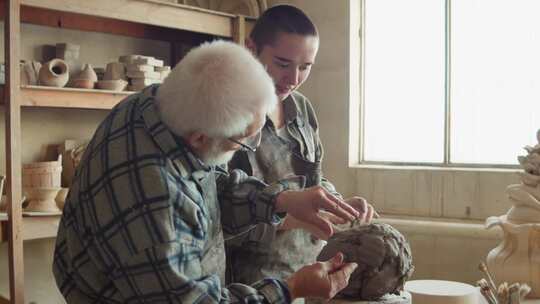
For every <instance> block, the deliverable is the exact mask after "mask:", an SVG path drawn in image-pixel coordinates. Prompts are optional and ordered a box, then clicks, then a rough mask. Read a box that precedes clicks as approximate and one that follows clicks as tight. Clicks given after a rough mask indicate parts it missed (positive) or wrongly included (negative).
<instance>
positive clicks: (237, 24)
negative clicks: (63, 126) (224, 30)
mask: <svg viewBox="0 0 540 304" xmlns="http://www.w3.org/2000/svg"><path fill="white" fill-rule="evenodd" d="M232 23H233V25H232V28H233V33H232V35H233V37H232V38H233V41H234V42H236V43H238V44H240V45H244V44H245V42H246V18H245V17H244V16H242V15H238V16H236V18H234V19H232Z"/></svg>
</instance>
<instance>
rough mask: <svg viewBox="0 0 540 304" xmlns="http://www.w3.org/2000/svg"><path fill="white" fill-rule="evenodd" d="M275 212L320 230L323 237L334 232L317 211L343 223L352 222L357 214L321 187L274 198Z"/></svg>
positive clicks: (289, 192)
mask: <svg viewBox="0 0 540 304" xmlns="http://www.w3.org/2000/svg"><path fill="white" fill-rule="evenodd" d="M275 207H276V211H277V212H287V213H288V214H290V215H292V216H294V217H295V218H296V219H298V220H300V221H303V222H305V223H307V224H310V225H313V226H315V227H317V228H318V229H320V230H321V231H322V233H324V234H325V235H328V236H331V235H332V233H333V232H334V229H333V227H332V223H331V222H330V221H329V220H328V219H326V218H324V217H323V216H322V215H321V214H320V213H319V211H320V210H324V211H327V212H329V213H332V214H334V215H336V216H338V217H340V218H342V219H343V220H345V221H353V220H355V219H356V218H358V216H359V213H358V211H356V210H355V209H354V208H353V207H351V206H349V205H348V204H347V203H345V202H344V201H342V200H341V199H339V198H337V197H335V196H333V195H332V194H330V193H329V192H328V191H326V190H325V189H324V188H323V187H321V186H314V187H310V188H306V189H304V190H302V191H284V192H281V193H280V194H279V195H278V197H277V198H276V205H275Z"/></svg>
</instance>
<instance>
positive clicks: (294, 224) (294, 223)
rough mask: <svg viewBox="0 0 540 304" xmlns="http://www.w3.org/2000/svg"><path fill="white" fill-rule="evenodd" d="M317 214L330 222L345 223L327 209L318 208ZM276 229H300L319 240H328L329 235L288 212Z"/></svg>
mask: <svg viewBox="0 0 540 304" xmlns="http://www.w3.org/2000/svg"><path fill="white" fill-rule="evenodd" d="M319 216H320V217H322V218H325V219H326V220H328V221H330V223H332V224H334V225H340V224H345V223H347V221H345V220H344V219H342V218H340V217H338V216H336V215H334V214H332V213H330V212H327V211H323V210H320V211H319ZM278 229H279V230H293V229H302V230H305V231H307V232H309V233H311V234H313V235H314V236H316V237H317V238H318V239H321V240H328V238H329V237H330V235H328V234H327V233H325V232H324V231H322V230H321V229H319V227H317V226H315V225H313V224H309V223H306V222H303V221H300V220H299V219H297V218H295V217H294V216H292V215H290V214H287V216H286V217H285V218H284V219H283V221H282V222H281V225H280V226H279V228H278Z"/></svg>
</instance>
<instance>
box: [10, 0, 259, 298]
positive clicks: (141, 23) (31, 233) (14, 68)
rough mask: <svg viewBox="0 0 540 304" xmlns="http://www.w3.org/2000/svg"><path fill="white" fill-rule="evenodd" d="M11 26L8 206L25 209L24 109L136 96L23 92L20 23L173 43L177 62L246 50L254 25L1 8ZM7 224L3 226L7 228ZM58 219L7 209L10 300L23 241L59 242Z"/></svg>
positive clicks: (104, 105) (16, 2)
mask: <svg viewBox="0 0 540 304" xmlns="http://www.w3.org/2000/svg"><path fill="white" fill-rule="evenodd" d="M0 16H2V17H3V19H4V24H5V27H4V28H5V38H4V41H5V45H4V48H5V54H6V58H5V62H6V84H5V85H4V86H2V87H0V91H1V92H2V94H1V95H0V96H2V97H3V98H2V97H0V105H2V106H3V111H5V116H6V123H5V126H6V177H7V183H6V191H7V197H8V202H20V201H21V196H22V193H21V192H22V184H21V153H22V147H21V107H34V108H40V107H53V108H79V109H104V110H106V109H111V108H112V107H113V106H114V105H115V104H117V103H118V102H119V101H120V100H122V99H123V98H125V97H126V96H127V95H129V94H132V93H133V92H112V91H102V90H84V89H71V88H61V89H59V88H49V87H41V86H24V87H20V85H19V73H20V71H19V64H18V62H19V59H20V49H21V48H20V42H21V30H20V24H21V22H24V23H29V24H36V25H44V26H51V27H57V28H65V29H75V30H81V31H92V32H102V33H109V34H116V35H124V36H130V37H136V38H151V39H154V40H162V41H167V42H170V46H171V61H172V62H177V61H178V60H179V59H180V58H181V57H182V55H183V53H182V52H183V50H182V49H179V48H178V45H179V43H180V42H181V43H188V44H190V45H197V44H199V43H201V42H203V41H205V40H209V39H212V38H213V37H220V38H225V39H230V40H233V41H235V42H238V43H243V41H244V39H245V35H246V33H248V32H249V31H250V29H251V27H252V24H253V19H251V18H247V17H244V16H240V15H232V14H227V13H222V12H215V11H210V10H205V9H199V8H194V7H190V6H186V5H180V4H174V3H171V2H168V1H165V0H114V1H111V0H91V1H82V0H80V1H77V0H0ZM2 220H5V219H2V218H0V221H2ZM58 221H59V217H58V216H56V217H54V216H53V217H23V216H22V209H21V204H18V203H17V204H12V203H8V208H7V221H6V223H7V224H6V225H4V226H5V228H7V229H5V230H3V232H2V234H3V238H5V239H7V240H8V242H9V244H8V248H9V249H8V250H9V253H8V255H9V282H10V299H9V302H8V300H7V299H2V298H1V297H0V303H17V304H19V303H24V277H23V273H24V264H23V240H29V239H36V238H44V237H53V236H55V235H56V231H57V229H58Z"/></svg>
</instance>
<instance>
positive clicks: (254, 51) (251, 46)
mask: <svg viewBox="0 0 540 304" xmlns="http://www.w3.org/2000/svg"><path fill="white" fill-rule="evenodd" d="M245 44H246V48H247V49H248V50H250V51H251V53H252V54H253V55H254V56H257V53H258V52H257V45H256V44H255V42H254V41H253V40H251V38H249V37H247V38H246V40H245Z"/></svg>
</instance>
